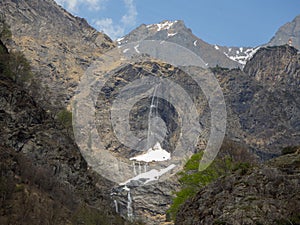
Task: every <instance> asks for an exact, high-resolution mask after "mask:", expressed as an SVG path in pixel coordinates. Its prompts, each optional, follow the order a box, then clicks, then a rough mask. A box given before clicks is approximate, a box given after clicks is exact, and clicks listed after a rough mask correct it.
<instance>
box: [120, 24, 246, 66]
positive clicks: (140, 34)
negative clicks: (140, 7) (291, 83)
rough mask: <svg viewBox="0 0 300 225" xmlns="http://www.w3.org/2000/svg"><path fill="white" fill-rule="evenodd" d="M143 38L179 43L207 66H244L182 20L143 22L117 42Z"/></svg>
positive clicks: (122, 42) (121, 42)
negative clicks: (207, 41) (202, 37)
mask: <svg viewBox="0 0 300 225" xmlns="http://www.w3.org/2000/svg"><path fill="white" fill-rule="evenodd" d="M142 40H157V41H168V42H172V43H175V44H178V45H180V46H182V47H185V48H187V49H189V50H191V51H192V52H194V53H195V54H196V55H198V56H199V57H200V58H201V59H202V61H203V62H205V63H204V64H203V65H205V67H214V66H216V65H219V66H221V67H228V68H236V67H242V64H241V63H240V62H238V61H236V60H233V59H231V58H230V57H229V56H227V55H226V54H225V53H224V52H223V51H218V50H217V49H216V48H215V47H214V46H213V45H210V44H208V43H206V42H205V41H203V40H202V39H200V38H198V37H197V36H196V35H194V34H193V33H192V30H191V29H189V28H188V27H186V25H185V23H184V21H182V20H174V21H170V20H164V21H162V22H160V23H156V24H149V25H146V24H142V25H140V26H139V27H138V28H136V29H135V30H133V31H132V32H130V33H129V34H127V35H125V36H124V37H122V38H119V39H117V43H118V44H119V45H124V44H126V43H130V42H139V41H142Z"/></svg>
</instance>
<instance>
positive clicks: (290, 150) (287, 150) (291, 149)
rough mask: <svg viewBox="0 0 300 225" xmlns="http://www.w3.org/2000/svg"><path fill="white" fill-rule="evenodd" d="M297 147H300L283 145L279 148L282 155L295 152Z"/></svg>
mask: <svg viewBox="0 0 300 225" xmlns="http://www.w3.org/2000/svg"><path fill="white" fill-rule="evenodd" d="M298 149H300V147H299V146H288V147H285V148H283V149H282V150H281V154H282V155H287V154H293V153H295V152H296V151H297V150H298Z"/></svg>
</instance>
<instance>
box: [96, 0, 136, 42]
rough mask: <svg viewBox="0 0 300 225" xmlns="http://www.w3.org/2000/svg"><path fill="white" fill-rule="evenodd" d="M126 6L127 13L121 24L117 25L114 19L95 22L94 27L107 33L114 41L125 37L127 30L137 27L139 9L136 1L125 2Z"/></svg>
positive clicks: (125, 0) (126, 0)
mask: <svg viewBox="0 0 300 225" xmlns="http://www.w3.org/2000/svg"><path fill="white" fill-rule="evenodd" d="M123 1H124V4H125V6H126V9H127V11H126V13H125V15H123V16H122V18H121V20H120V21H119V23H115V22H114V21H113V20H112V18H104V19H100V20H95V21H94V23H93V24H94V26H95V27H96V28H97V29H98V30H100V31H103V32H104V33H106V34H107V35H108V36H110V37H111V38H112V39H117V38H119V37H122V36H124V34H125V31H126V29H128V28H132V27H134V26H135V25H136V18H137V15H138V13H137V9H136V6H135V4H134V0H123Z"/></svg>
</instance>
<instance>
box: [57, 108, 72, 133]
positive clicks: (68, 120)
mask: <svg viewBox="0 0 300 225" xmlns="http://www.w3.org/2000/svg"><path fill="white" fill-rule="evenodd" d="M57 120H58V121H59V122H60V123H61V124H62V125H63V126H64V127H65V128H66V129H71V128H72V112H70V111H68V110H67V109H63V110H60V111H59V112H58V113H57Z"/></svg>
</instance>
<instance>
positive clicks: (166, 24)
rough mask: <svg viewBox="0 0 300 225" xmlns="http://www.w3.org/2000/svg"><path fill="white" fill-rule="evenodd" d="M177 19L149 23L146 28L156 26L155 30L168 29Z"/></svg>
mask: <svg viewBox="0 0 300 225" xmlns="http://www.w3.org/2000/svg"><path fill="white" fill-rule="evenodd" d="M177 22H178V21H177V20H175V21H169V20H166V21H163V22H161V23H157V24H150V25H148V26H147V28H150V29H151V28H152V29H153V28H157V31H161V30H169V29H170V28H171V27H172V26H173V25H174V24H175V23H177Z"/></svg>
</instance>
